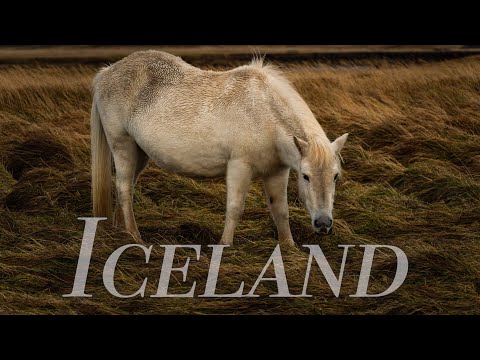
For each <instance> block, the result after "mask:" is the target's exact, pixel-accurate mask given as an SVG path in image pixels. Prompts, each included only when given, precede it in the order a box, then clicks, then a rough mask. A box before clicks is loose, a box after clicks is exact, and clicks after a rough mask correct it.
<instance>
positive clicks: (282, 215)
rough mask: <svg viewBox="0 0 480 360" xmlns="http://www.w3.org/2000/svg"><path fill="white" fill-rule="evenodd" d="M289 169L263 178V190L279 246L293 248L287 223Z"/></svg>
mask: <svg viewBox="0 0 480 360" xmlns="http://www.w3.org/2000/svg"><path fill="white" fill-rule="evenodd" d="M289 173H290V169H288V168H287V169H282V170H280V171H278V172H277V173H276V174H273V175H271V176H268V177H265V178H263V188H264V190H265V195H266V197H267V203H268V208H269V209H270V214H271V215H272V218H273V221H274V222H275V225H276V226H277V231H278V240H279V243H280V244H283V245H287V246H294V245H295V243H294V242H293V237H292V232H291V231H290V224H289V222H288V200H287V185H288V175H289Z"/></svg>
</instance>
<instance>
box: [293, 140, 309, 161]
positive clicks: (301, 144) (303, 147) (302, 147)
mask: <svg viewBox="0 0 480 360" xmlns="http://www.w3.org/2000/svg"><path fill="white" fill-rule="evenodd" d="M293 141H294V142H295V146H296V147H297V149H298V151H299V152H300V156H302V157H303V156H305V154H306V153H307V148H308V143H307V142H306V141H305V140H302V139H299V138H297V137H296V136H295V135H294V136H293Z"/></svg>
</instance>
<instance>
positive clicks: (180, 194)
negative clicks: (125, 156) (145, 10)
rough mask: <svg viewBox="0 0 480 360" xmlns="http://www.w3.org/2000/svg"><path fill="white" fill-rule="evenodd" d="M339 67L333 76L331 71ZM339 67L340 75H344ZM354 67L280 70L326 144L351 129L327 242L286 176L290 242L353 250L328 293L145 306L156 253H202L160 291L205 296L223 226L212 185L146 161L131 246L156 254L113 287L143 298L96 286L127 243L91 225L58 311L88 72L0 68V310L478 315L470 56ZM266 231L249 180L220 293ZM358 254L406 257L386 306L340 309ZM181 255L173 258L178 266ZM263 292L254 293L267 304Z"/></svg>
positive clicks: (129, 266) (84, 171)
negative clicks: (87, 251)
mask: <svg viewBox="0 0 480 360" xmlns="http://www.w3.org/2000/svg"><path fill="white" fill-rule="evenodd" d="M344 65H345V64H344ZM347 65H351V64H347ZM367 65H368V66H365V62H363V63H362V66H361V67H349V66H346V67H345V66H342V67H336V68H332V67H330V66H326V65H321V64H318V63H298V64H291V63H290V64H289V65H288V66H285V70H286V71H287V74H288V78H289V79H290V80H291V81H292V83H293V84H294V85H295V87H296V88H297V89H298V91H299V92H300V93H301V95H302V96H303V97H304V98H305V100H306V101H307V103H308V104H309V105H310V106H311V108H312V110H313V112H314V113H315V115H316V117H317V119H318V120H319V122H320V123H321V124H322V126H323V127H324V128H325V130H326V132H327V134H328V135H329V137H330V138H331V139H333V138H334V137H336V136H339V135H341V134H342V133H344V132H349V133H350V137H349V141H348V142H347V145H346V148H345V149H344V152H343V157H344V159H345V164H344V177H343V180H342V182H341V184H340V185H339V186H338V189H337V196H336V205H335V220H336V223H335V234H334V235H331V236H326V237H318V236H316V235H315V234H313V233H312V230H311V226H310V221H309V218H308V215H307V213H306V211H305V210H304V209H303V208H302V206H301V204H300V203H299V201H298V199H297V194H296V189H295V182H294V180H295V176H294V175H292V179H291V184H290V189H289V201H290V211H291V227H292V232H293V235H294V238H295V241H296V242H297V243H298V244H299V245H300V244H320V245H321V247H322V250H323V251H324V253H325V255H326V257H327V258H328V259H329V260H330V263H331V265H332V267H333V269H334V271H335V273H338V269H339V265H340V261H341V256H342V251H341V250H340V249H339V248H338V245H340V244H352V245H356V247H355V248H354V249H353V250H351V253H350V255H349V259H348V262H347V265H346V270H345V276H344V281H343V285H342V290H341V292H340V297H339V298H335V297H334V295H333V294H332V292H331V290H330V289H329V287H328V284H327V283H326V281H325V280H324V278H323V277H322V276H321V274H320V273H319V271H316V270H315V271H314V272H313V273H312V276H311V279H310V285H309V293H310V294H312V295H313V297H311V298H269V297H267V296H261V297H259V298H255V299H252V298H247V299H202V298H193V299H191V298H190V299H185V298H184V299H182V298H175V299H172V298H170V299H158V298H149V297H148V296H149V295H151V294H153V293H155V291H156V284H157V282H158V277H159V273H160V268H161V263H162V255H163V251H162V248H161V247H160V245H161V244H202V245H203V246H202V255H201V258H200V260H199V261H193V260H192V262H191V264H190V268H189V273H188V277H187V282H186V283H182V278H181V276H179V275H181V274H180V273H176V274H175V273H174V275H173V276H172V281H171V288H172V290H171V291H172V292H183V291H185V290H188V289H189V288H190V286H191V284H192V282H193V281H196V282H197V291H196V294H197V295H198V294H201V293H203V290H204V286H205V282H206V276H207V271H208V265H209V256H210V250H209V249H208V248H207V246H206V245H207V244H215V243H217V242H218V240H219V239H220V236H221V231H222V229H223V214H224V207H225V185H224V182H223V180H221V179H217V180H192V179H189V178H185V177H181V176H176V175H173V174H170V173H167V172H164V171H162V170H160V169H158V168H156V167H155V166H154V165H152V164H150V165H149V167H148V168H147V169H146V171H145V172H144V174H143V176H142V177H141V179H140V181H139V186H138V187H137V189H136V193H135V212H136V216H137V222H138V224H139V228H140V232H141V233H142V235H143V238H144V240H145V241H146V242H147V243H149V244H154V247H153V253H152V256H151V260H150V263H149V264H148V265H145V263H144V257H143V253H141V251H140V250H139V251H138V252H137V251H131V252H130V253H128V254H126V255H125V256H124V257H123V258H122V260H121V261H120V263H119V267H118V270H117V273H116V285H117V288H118V289H119V291H120V292H125V293H129V292H130V293H131V292H134V291H135V290H136V289H137V288H138V286H139V285H140V284H141V281H142V279H143V278H144V277H145V276H148V278H149V282H148V285H147V290H146V294H147V297H145V298H143V299H142V298H135V299H117V298H114V297H113V296H112V295H110V294H109V293H108V292H107V290H105V288H104V286H103V283H102V271H103V265H104V263H105V260H106V259H107V257H108V256H109V255H110V254H111V252H112V251H113V250H114V249H116V248H118V247H119V246H121V245H125V244H128V243H131V242H132V241H131V239H130V238H129V237H128V236H127V235H125V234H123V233H122V232H120V231H118V230H116V229H112V228H110V227H108V226H107V227H105V228H103V229H99V231H98V233H97V237H96V241H95V246H94V250H93V255H92V262H91V266H90V273H89V277H88V282H87V293H90V294H93V297H92V298H89V299H72V298H69V299H66V298H62V296H61V295H62V294H66V293H69V292H70V291H71V288H72V284H73V278H74V275H75V269H76V263H77V258H78V253H79V249H80V240H81V237H82V233H83V222H81V221H79V220H77V217H80V216H90V214H91V209H90V173H89V162H90V159H89V156H90V150H89V110H90V103H91V98H90V91H89V86H90V83H91V79H92V76H93V74H94V73H95V71H96V68H97V67H96V66H93V65H72V64H70V65H55V66H48V65H33V64H30V65H21V66H14V65H9V66H3V67H1V68H0V156H1V164H0V313H28V314H49V313H55V314H59V313H62V314H65V313H66V314H126V313H137V314H150V313H155V314H159V313H161V314H165V313H175V314H177V313H181V314H185V313H188V314H191V313H193V314H199V313H227V314H247V313H249V314H267V313H269V314H447V313H449V314H459V313H461V314H465V313H480V310H479V309H480V234H479V230H480V226H479V219H480V96H479V92H480V59H479V58H475V57H470V58H465V59H460V60H449V61H443V62H436V63H423V64H418V63H417V64H413V63H399V62H386V61H372V62H371V63H369V64H367ZM275 236H276V235H275V230H274V225H273V223H272V221H271V220H270V218H269V215H268V212H267V209H266V205H265V202H264V198H263V194H262V189H261V185H260V183H259V182H255V183H254V184H253V186H252V188H251V191H250V193H249V195H248V198H247V206H246V211H245V215H244V217H243V220H242V221H241V223H240V225H239V227H238V229H237V232H236V236H235V246H234V247H233V248H231V249H228V250H226V251H225V255H224V258H223V263H222V267H221V273H220V280H219V285H218V289H219V292H227V291H229V292H230V291H235V290H236V289H237V288H238V286H239V283H240V282H241V281H245V283H246V284H245V285H246V291H248V290H249V289H250V287H251V286H252V285H253V283H254V281H255V280H256V278H257V276H258V275H259V273H260V271H261V269H262V268H263V266H264V264H265V262H266V260H267V259H268V257H269V256H270V254H271V252H272V250H273V248H274V247H275V245H276V241H275ZM362 244H390V245H395V246H398V247H400V248H401V249H403V250H404V251H405V253H406V254H407V256H408V259H409V262H410V270H409V274H408V276H407V279H406V281H405V283H404V284H403V286H402V287H401V288H400V289H398V290H397V291H396V292H394V293H393V294H392V295H389V296H387V297H384V298H379V299H360V298H350V297H349V296H348V295H349V294H353V293H354V292H355V290H356V285H357V280H358V274H359V270H360V264H361V260H362V251H361V248H360V247H359V245H362ZM188 255H193V252H190V251H188V250H185V251H179V256H178V257H177V259H178V261H176V262H175V263H176V264H178V265H180V264H181V263H182V261H185V258H186V256H188ZM283 255H284V257H283V258H284V262H285V268H286V272H287V278H288V281H289V285H290V290H291V292H292V293H300V292H301V289H302V286H303V280H304V273H305V269H306V261H307V258H308V254H307V253H306V252H305V251H304V250H303V249H301V248H300V246H299V248H298V249H294V250H289V251H286V250H284V252H283ZM391 255H392V254H390V253H388V252H382V253H380V254H379V255H378V257H376V260H375V262H374V268H373V271H372V280H371V288H370V289H371V291H376V292H380V291H382V290H383V289H385V288H386V287H387V286H388V285H389V284H390V282H391V280H392V276H393V274H394V272H395V259H394V257H393V256H391ZM275 290H276V287H275V285H274V284H273V283H268V282H265V283H263V285H260V286H259V288H258V290H257V293H258V294H264V295H266V294H272V293H274V292H275Z"/></svg>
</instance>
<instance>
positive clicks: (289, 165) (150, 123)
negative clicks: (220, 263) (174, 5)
mask: <svg viewBox="0 0 480 360" xmlns="http://www.w3.org/2000/svg"><path fill="white" fill-rule="evenodd" d="M347 136H348V134H344V135H342V136H340V137H339V138H337V139H336V140H335V141H333V142H330V141H329V139H328V138H327V136H326V135H325V132H324V131H323V129H322V127H321V126H320V125H319V123H318V121H317V120H316V119H315V117H314V115H313V114H312V112H311V111H310V109H309V107H308V106H307V104H306V103H305V101H304V100H303V99H302V98H301V97H300V95H299V94H298V93H297V92H296V91H295V90H294V88H293V87H292V86H291V85H290V84H289V83H288V81H287V80H286V79H285V78H284V77H283V76H282V74H281V73H280V72H279V71H278V70H276V69H275V68H273V67H271V66H264V65H263V61H262V60H258V59H256V60H255V59H254V60H253V61H252V63H251V64H250V65H245V66H240V67H237V68H235V69H233V70H229V71H205V70H201V69H198V68H196V67H193V66H191V65H190V64H188V63H186V62H184V61H183V60H182V59H181V58H179V57H176V56H173V55H171V54H167V53H164V52H160V51H142V52H136V53H133V54H131V55H129V56H127V57H126V58H124V59H122V60H120V61H118V62H116V63H115V64H113V65H111V66H109V67H106V68H104V69H102V70H100V71H99V73H98V74H97V75H96V77H95V79H94V83H93V104H92V112H91V141H92V143H91V146H92V197H93V212H94V216H98V217H100V216H102V217H109V216H111V215H112V208H111V204H112V191H111V176H112V174H111V173H112V169H111V158H112V154H113V160H114V162H115V169H116V190H117V198H116V199H117V201H116V209H115V218H114V224H117V225H118V224H123V225H124V227H125V229H126V231H127V232H128V233H130V234H131V235H132V236H133V238H134V239H135V240H136V241H137V242H142V240H141V236H140V233H139V231H138V228H137V225H136V222H135V218H134V215H133V206H132V204H133V188H134V186H135V183H136V181H137V180H138V177H139V175H140V173H141V172H142V170H143V169H144V168H145V166H146V165H147V163H148V161H149V159H150V158H151V159H152V160H153V161H154V162H155V163H156V164H157V165H158V166H160V167H161V168H164V169H168V170H170V171H173V172H175V173H179V174H183V175H194V176H203V177H216V176H221V175H225V174H226V181H227V209H226V218H225V227H224V230H223V235H222V238H221V241H220V243H221V244H232V243H233V234H234V230H235V227H236V225H237V222H238V221H239V218H240V216H241V214H242V213H243V210H244V205H245V196H246V194H247V191H248V188H249V184H250V182H251V180H252V178H254V177H260V178H261V179H262V180H263V186H264V189H265V193H266V196H267V202H268V206H269V209H270V212H271V215H272V217H273V220H274V222H275V224H276V226H277V229H278V236H279V241H280V243H282V244H287V245H293V244H294V242H293V238H292V234H291V231H290V225H289V222H288V203H287V183H288V178H289V172H290V169H293V170H295V171H296V172H297V173H298V174H299V176H298V187H299V196H300V198H301V200H302V202H303V204H304V205H305V207H306V208H307V210H308V212H309V213H310V217H311V220H312V226H313V228H314V230H315V231H317V232H318V233H328V232H329V231H330V229H331V227H332V224H333V219H332V210H333V199H334V193H335V182H336V180H337V178H338V177H339V174H340V171H341V168H340V161H339V159H340V156H339V155H340V151H341V149H342V148H343V146H344V144H345V141H346V140H347Z"/></svg>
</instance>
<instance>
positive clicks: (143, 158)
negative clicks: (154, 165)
mask: <svg viewBox="0 0 480 360" xmlns="http://www.w3.org/2000/svg"><path fill="white" fill-rule="evenodd" d="M148 160H150V158H149V157H148V155H147V154H145V151H143V150H142V149H141V148H140V146H138V145H137V166H136V168H135V175H134V178H133V186H135V184H136V183H137V181H138V178H139V176H140V174H141V173H142V171H143V169H145V167H146V166H147V164H148Z"/></svg>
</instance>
